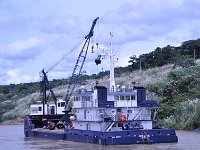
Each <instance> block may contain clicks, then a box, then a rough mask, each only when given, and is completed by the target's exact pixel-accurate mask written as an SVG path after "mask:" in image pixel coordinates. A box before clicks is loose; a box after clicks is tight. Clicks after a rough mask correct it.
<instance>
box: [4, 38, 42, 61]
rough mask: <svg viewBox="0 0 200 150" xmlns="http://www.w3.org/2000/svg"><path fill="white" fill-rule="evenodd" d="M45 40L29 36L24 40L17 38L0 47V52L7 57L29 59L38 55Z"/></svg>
mask: <svg viewBox="0 0 200 150" xmlns="http://www.w3.org/2000/svg"><path fill="white" fill-rule="evenodd" d="M44 43H45V40H44V39H42V38H38V37H30V38H28V39H26V40H18V41H15V42H13V43H11V44H10V45H7V46H4V47H2V48H0V54H1V56H2V57H4V58H8V59H22V58H23V59H30V58H33V57H35V56H36V55H39V53H40V51H41V49H38V47H41V46H43V45H44Z"/></svg>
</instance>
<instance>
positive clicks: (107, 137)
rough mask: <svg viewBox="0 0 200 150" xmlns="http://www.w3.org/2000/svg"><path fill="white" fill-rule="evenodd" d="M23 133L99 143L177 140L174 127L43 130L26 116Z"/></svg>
mask: <svg viewBox="0 0 200 150" xmlns="http://www.w3.org/2000/svg"><path fill="white" fill-rule="evenodd" d="M24 134H25V136H26V137H35V138H44V139H52V140H66V141H74V142H84V143H93V144H101V145H124V144H142V143H145V144H151V143H172V142H178V138H177V136H176V133H175V130H174V129H150V130H145V129H135V130H124V131H112V132H100V131H89V130H77V129H68V128H65V129H64V130H47V129H45V130H44V129H40V128H33V127H32V126H31V123H30V119H29V117H28V116H27V117H25V118H24Z"/></svg>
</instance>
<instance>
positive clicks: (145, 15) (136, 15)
mask: <svg viewBox="0 0 200 150" xmlns="http://www.w3.org/2000/svg"><path fill="white" fill-rule="evenodd" d="M199 7H200V1H187V0H178V1H174V0H169V1H162V0H148V1H145V3H144V2H143V1H140V0H134V1H132V0H129V1H127V2H126V3H124V4H123V5H121V7H120V8H119V9H118V10H117V11H108V12H106V13H105V14H104V15H103V22H104V23H105V24H108V25H109V26H110V27H111V26H112V27H116V25H117V26H118V27H117V29H115V32H116V33H114V34H116V35H117V36H119V37H120V38H119V39H118V40H117V41H118V42H117V43H118V44H125V43H127V42H130V41H141V40H148V39H151V38H152V37H159V36H166V35H168V33H170V32H174V31H175V30H177V29H179V28H183V27H185V24H190V22H191V21H193V22H194V23H195V22H196V23H197V20H199V18H200V11H198V8H199ZM189 20H190V21H189ZM108 25H107V26H108ZM190 26H193V24H190ZM184 29H185V30H187V28H184ZM123 39H124V40H123Z"/></svg>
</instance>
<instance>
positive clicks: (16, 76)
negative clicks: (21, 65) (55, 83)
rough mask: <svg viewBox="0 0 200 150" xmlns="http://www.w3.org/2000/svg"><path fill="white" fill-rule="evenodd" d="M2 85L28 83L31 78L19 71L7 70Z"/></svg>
mask: <svg viewBox="0 0 200 150" xmlns="http://www.w3.org/2000/svg"><path fill="white" fill-rule="evenodd" d="M5 79H6V81H5V82H4V84H11V83H15V84H19V83H29V82H31V81H32V80H33V78H32V77H31V76H29V75H25V74H23V73H22V72H21V71H20V70H9V71H8V72H7V73H6V75H4V80H5Z"/></svg>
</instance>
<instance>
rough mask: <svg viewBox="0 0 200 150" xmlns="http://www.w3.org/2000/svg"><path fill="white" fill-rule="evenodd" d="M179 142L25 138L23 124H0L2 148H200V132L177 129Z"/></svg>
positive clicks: (172, 149)
mask: <svg viewBox="0 0 200 150" xmlns="http://www.w3.org/2000/svg"><path fill="white" fill-rule="evenodd" d="M176 133H177V135H178V139H179V142H178V143H164V144H163V143H162V144H150V145H149V144H139V145H138V144H133V145H114V146H110V145H107V146H103V145H96V144H86V143H79V142H69V141H54V140H44V139H35V138H25V137H24V134H23V125H6V126H0V150H129V149H130V150H200V132H191V131H176Z"/></svg>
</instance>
